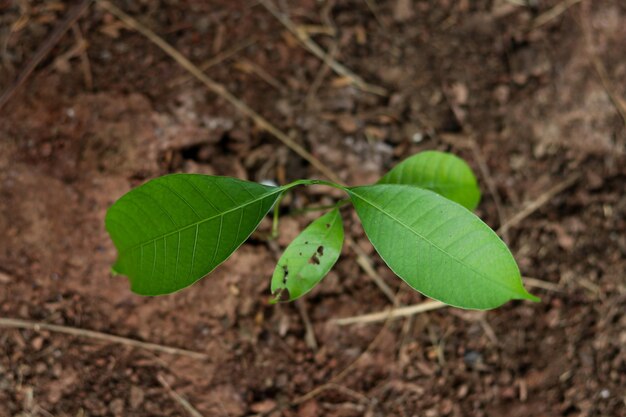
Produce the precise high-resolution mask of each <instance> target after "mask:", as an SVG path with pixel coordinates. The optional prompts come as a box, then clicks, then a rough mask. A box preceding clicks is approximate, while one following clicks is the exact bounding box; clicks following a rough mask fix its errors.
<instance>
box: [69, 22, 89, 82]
mask: <svg viewBox="0 0 626 417" xmlns="http://www.w3.org/2000/svg"><path fill="white" fill-rule="evenodd" d="M72 32H74V36H75V37H76V39H77V41H78V43H79V45H82V46H83V47H82V49H81V51H80V64H81V66H82V70H83V77H84V78H85V87H86V88H87V90H89V91H91V90H93V75H92V73H91V64H90V62H89V55H87V47H88V46H89V44H88V43H87V41H86V40H85V38H84V36H83V33H82V31H81V30H80V26H79V25H78V23H74V24H73V25H72Z"/></svg>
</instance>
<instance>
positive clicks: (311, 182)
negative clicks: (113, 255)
mask: <svg viewBox="0 0 626 417" xmlns="http://www.w3.org/2000/svg"><path fill="white" fill-rule="evenodd" d="M298 185H327V186H329V187H333V188H338V189H340V190H344V191H345V190H346V187H344V186H343V185H340V184H337V183H334V182H331V181H326V180H296V181H294V182H290V183H289V184H287V185H283V188H284V189H285V191H286V190H288V189H290V188H293V187H295V186H298Z"/></svg>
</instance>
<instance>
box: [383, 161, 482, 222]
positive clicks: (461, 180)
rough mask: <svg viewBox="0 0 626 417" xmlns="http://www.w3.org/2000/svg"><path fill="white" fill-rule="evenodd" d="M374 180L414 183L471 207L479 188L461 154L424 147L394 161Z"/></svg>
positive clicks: (478, 199) (478, 198) (477, 199)
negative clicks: (459, 155)
mask: <svg viewBox="0 0 626 417" xmlns="http://www.w3.org/2000/svg"><path fill="white" fill-rule="evenodd" d="M378 184H405V185H415V186H418V187H421V188H426V189H428V190H431V191H434V192H436V193H437V194H440V195H442V196H444V197H446V198H448V199H450V200H452V201H454V202H456V203H459V204H460V205H462V206H464V207H466V208H468V209H469V210H474V209H475V208H476V206H478V202H479V201H480V189H479V188H478V185H477V183H476V177H475V176H474V173H473V172H472V169H471V168H470V167H469V165H467V163H465V161H463V160H462V159H461V158H459V157H457V156H455V155H452V154H449V153H445V152H439V151H425V152H420V153H418V154H416V155H413V156H411V157H409V158H407V159H405V160H404V161H402V162H400V163H399V164H398V165H396V166H395V167H394V168H393V169H391V171H389V172H388V173H387V174H385V176H384V177H382V178H381V179H380V180H379V181H378Z"/></svg>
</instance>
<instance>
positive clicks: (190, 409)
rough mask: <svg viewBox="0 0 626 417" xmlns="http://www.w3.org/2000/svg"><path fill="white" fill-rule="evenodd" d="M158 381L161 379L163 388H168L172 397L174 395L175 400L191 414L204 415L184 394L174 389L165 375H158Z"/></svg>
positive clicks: (199, 416)
mask: <svg viewBox="0 0 626 417" xmlns="http://www.w3.org/2000/svg"><path fill="white" fill-rule="evenodd" d="M157 381H159V384H161V386H163V388H165V389H166V390H167V393H168V394H169V395H170V397H172V399H173V400H174V401H176V402H177V403H178V404H180V406H181V407H183V408H184V409H185V411H187V412H188V413H189V415H190V416H192V417H203V416H202V414H200V412H199V411H198V410H196V409H195V408H194V406H193V405H191V403H190V402H189V401H187V400H186V399H185V397H183V396H182V395H180V394H179V393H177V392H176V391H174V389H173V388H172V387H171V386H170V384H168V383H167V381H166V380H165V378H164V377H163V375H161V374H159V375H157Z"/></svg>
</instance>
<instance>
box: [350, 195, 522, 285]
mask: <svg viewBox="0 0 626 417" xmlns="http://www.w3.org/2000/svg"><path fill="white" fill-rule="evenodd" d="M350 194H353V195H355V196H356V197H358V198H360V199H361V200H363V201H364V202H365V203H367V204H369V205H370V206H372V207H374V208H375V209H377V210H378V211H380V212H381V213H383V214H385V215H386V216H387V217H389V218H391V219H392V220H394V221H396V222H397V223H399V224H400V225H401V226H403V227H404V228H406V229H407V230H409V231H410V232H412V233H413V234H414V235H415V236H417V237H419V238H420V239H422V240H424V241H426V242H427V243H428V244H430V245H431V246H433V247H434V248H435V249H437V250H439V251H440V252H441V253H443V254H444V255H446V256H448V257H449V258H451V259H453V260H454V261H456V262H457V263H459V264H461V265H463V266H464V267H466V268H467V269H469V270H471V271H472V272H474V273H476V274H477V275H479V276H481V277H483V278H484V279H486V280H487V281H490V282H492V283H494V284H496V285H497V286H499V287H501V288H504V289H506V290H507V291H511V292H512V293H513V294H515V295H516V296H519V295H520V294H519V292H517V291H515V290H514V289H512V288H510V287H508V286H506V285H504V284H502V283H501V282H499V281H495V280H494V279H492V278H491V277H489V276H487V275H485V274H484V273H482V272H480V271H478V270H476V269H475V268H473V267H472V266H470V265H467V264H466V263H465V262H463V261H462V260H460V259H459V258H457V257H456V256H454V255H452V254H450V253H448V252H446V251H445V250H443V249H442V248H440V247H439V246H438V245H437V244H436V243H434V242H433V241H431V240H430V239H428V238H426V237H425V236H423V235H422V234H420V233H419V232H417V231H416V230H413V229H412V228H411V227H410V226H409V225H407V224H406V223H404V222H403V221H402V220H400V219H398V218H397V217H395V216H393V215H392V214H391V213H389V212H387V211H385V210H384V209H383V208H381V207H380V206H378V205H377V204H374V203H373V202H371V201H370V200H368V199H366V198H364V197H363V196H362V195H359V194H357V193H356V192H355V191H354V189H351V190H350ZM496 237H497V236H496Z"/></svg>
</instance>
